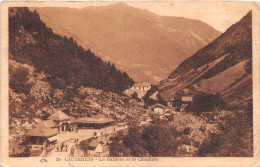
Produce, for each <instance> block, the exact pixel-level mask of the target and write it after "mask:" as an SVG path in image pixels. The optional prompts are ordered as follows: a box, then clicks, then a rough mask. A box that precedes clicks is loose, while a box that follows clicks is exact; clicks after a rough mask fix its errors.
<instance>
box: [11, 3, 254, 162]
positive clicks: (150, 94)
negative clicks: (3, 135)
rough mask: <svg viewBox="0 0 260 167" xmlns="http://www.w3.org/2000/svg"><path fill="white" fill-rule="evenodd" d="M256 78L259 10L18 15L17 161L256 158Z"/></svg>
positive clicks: (124, 9) (14, 58) (20, 11)
mask: <svg viewBox="0 0 260 167" xmlns="http://www.w3.org/2000/svg"><path fill="white" fill-rule="evenodd" d="M108 12H109V13H110V15H107V13H108ZM54 13H56V14H57V15H55V17H50V15H53V16H54ZM68 15H73V16H77V17H72V18H70V19H68ZM83 19H84V20H85V21H82V20H83ZM191 25H192V26H191ZM80 27H84V29H82V28H80ZM104 27H106V28H104ZM167 76H168V78H167ZM252 78H253V77H252V12H249V13H248V14H247V15H246V16H244V17H243V18H242V19H241V20H240V21H238V22H237V23H235V24H233V25H232V26H231V27H230V28H228V29H227V31H226V32H224V33H222V34H221V33H220V32H217V31H216V30H214V29H213V28H212V27H210V26H208V25H207V24H206V23H203V22H201V21H198V20H192V19H187V18H182V17H167V16H158V15H156V14H153V13H151V12H149V11H146V10H141V9H138V8H133V7H131V6H127V5H125V4H123V3H119V4H112V5H109V6H102V7H87V8H83V9H74V8H69V9H67V8H66V9H65V8H51V9H50V8H30V9H29V8H26V7H17V8H10V9H9V156H10V157H212V156H213V157H250V156H253V140H252V138H253V116H252V115H253V96H252V95H253V92H252V82H253V81H252Z"/></svg>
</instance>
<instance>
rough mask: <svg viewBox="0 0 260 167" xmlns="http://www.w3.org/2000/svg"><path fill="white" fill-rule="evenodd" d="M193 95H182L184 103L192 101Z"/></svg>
mask: <svg viewBox="0 0 260 167" xmlns="http://www.w3.org/2000/svg"><path fill="white" fill-rule="evenodd" d="M192 100H193V96H181V101H182V103H190V104H191V103H192Z"/></svg>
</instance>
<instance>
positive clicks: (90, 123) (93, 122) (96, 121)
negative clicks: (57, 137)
mask: <svg viewBox="0 0 260 167" xmlns="http://www.w3.org/2000/svg"><path fill="white" fill-rule="evenodd" d="M113 122H114V120H113V119H111V118H106V117H83V118H79V119H78V123H77V126H78V128H93V129H100V128H103V127H106V126H110V125H112V124H113Z"/></svg>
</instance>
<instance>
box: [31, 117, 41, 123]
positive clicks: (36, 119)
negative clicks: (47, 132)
mask: <svg viewBox="0 0 260 167" xmlns="http://www.w3.org/2000/svg"><path fill="white" fill-rule="evenodd" d="M33 120H34V121H35V122H36V123H37V124H38V123H39V122H41V121H42V120H41V119H40V118H34V119H33Z"/></svg>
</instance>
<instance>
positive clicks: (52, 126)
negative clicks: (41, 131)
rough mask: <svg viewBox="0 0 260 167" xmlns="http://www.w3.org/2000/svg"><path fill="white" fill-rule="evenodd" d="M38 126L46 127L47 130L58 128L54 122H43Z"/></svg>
mask: <svg viewBox="0 0 260 167" xmlns="http://www.w3.org/2000/svg"><path fill="white" fill-rule="evenodd" d="M38 126H45V127H47V128H54V127H58V125H57V124H56V123H55V122H54V121H53V120H42V121H40V122H39V123H38Z"/></svg>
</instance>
